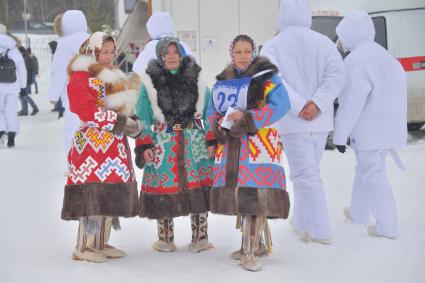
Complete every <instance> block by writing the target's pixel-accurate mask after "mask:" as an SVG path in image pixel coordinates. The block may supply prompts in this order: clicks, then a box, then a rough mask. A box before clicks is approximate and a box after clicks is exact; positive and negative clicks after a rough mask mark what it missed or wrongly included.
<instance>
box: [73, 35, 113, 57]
mask: <svg viewBox="0 0 425 283" xmlns="http://www.w3.org/2000/svg"><path fill="white" fill-rule="evenodd" d="M106 41H111V42H113V43H114V45H116V44H115V40H114V38H113V37H112V36H110V35H108V34H106V33H104V32H101V31H97V32H95V33H93V34H92V35H91V36H90V37H89V38H88V39H87V40H86V41H84V43H83V44H82V45H81V46H80V51H79V53H80V54H82V55H90V56H92V57H93V58H95V59H96V61H97V59H98V56H99V52H100V49H102V46H103V44H104V43H105V42H106Z"/></svg>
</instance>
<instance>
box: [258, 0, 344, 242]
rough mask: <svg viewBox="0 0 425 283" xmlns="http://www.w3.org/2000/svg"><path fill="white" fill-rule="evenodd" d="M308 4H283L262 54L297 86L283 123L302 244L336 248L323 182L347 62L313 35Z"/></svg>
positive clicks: (299, 0) (300, 0)
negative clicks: (324, 160) (322, 168)
mask: <svg viewBox="0 0 425 283" xmlns="http://www.w3.org/2000/svg"><path fill="white" fill-rule="evenodd" d="M311 22H312V14H311V10H310V7H309V5H308V2H307V1H306V0H282V1H281V6H280V11H279V16H278V28H279V31H280V32H279V33H278V34H277V35H276V36H274V37H273V38H271V39H270V40H268V41H267V42H266V43H265V44H264V46H263V48H262V50H261V55H263V56H265V57H267V58H269V59H270V61H271V62H272V63H274V64H276V66H277V67H278V68H279V72H280V75H281V77H282V78H283V79H284V82H287V83H288V84H289V86H291V87H292V89H293V91H288V95H289V98H290V101H291V110H290V111H289V113H288V115H286V116H285V117H283V119H281V120H280V121H279V122H278V126H277V128H278V129H279V132H280V133H281V135H282V137H283V140H282V141H283V146H284V148H285V153H286V155H287V157H288V162H289V168H290V179H291V181H292V183H293V185H294V210H293V215H292V218H291V221H290V223H291V225H292V227H293V228H294V230H295V232H296V234H297V236H298V237H299V239H300V240H302V241H305V242H309V241H314V242H319V243H321V244H330V243H331V238H332V231H331V224H330V219H329V213H328V207H327V202H326V197H325V189H324V186H323V182H322V179H321V177H320V161H321V159H322V155H323V152H324V150H325V144H326V139H327V136H328V133H329V131H331V130H332V129H333V113H334V108H333V102H334V100H335V98H336V97H337V96H338V94H339V93H340V91H341V89H342V87H343V85H344V79H345V70H344V63H343V61H342V57H341V55H340V54H339V52H338V50H337V48H336V46H335V44H334V43H333V42H332V41H331V40H330V39H329V38H327V37H326V36H324V35H322V34H319V33H317V32H315V31H312V30H311V28H310V27H311Z"/></svg>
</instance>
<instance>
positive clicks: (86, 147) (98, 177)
mask: <svg viewBox="0 0 425 283" xmlns="http://www.w3.org/2000/svg"><path fill="white" fill-rule="evenodd" d="M68 72H69V75H70V78H69V83H68V96H69V105H70V110H71V111H72V112H74V113H75V114H77V115H78V116H79V118H80V120H81V121H82V126H81V127H80V128H79V129H78V130H77V132H76V133H75V136H74V139H73V143H72V145H71V149H70V151H69V154H68V163H69V165H68V166H69V168H68V171H69V172H68V179H67V184H66V186H65V196H64V201H63V209H62V218H63V219H65V220H70V219H78V218H79V217H84V216H90V215H107V216H123V217H131V216H135V215H136V214H137V213H138V194H137V185H136V181H135V176H134V172H133V167H132V162H131V154H130V148H129V145H128V142H127V138H126V136H125V135H123V133H122V132H123V129H124V126H125V123H126V120H127V117H126V116H127V115H131V114H132V109H133V108H134V106H133V107H131V103H132V102H131V101H135V97H137V94H135V93H134V90H131V89H129V88H128V86H129V85H130V82H129V81H127V80H126V79H125V76H124V74H123V73H122V72H121V71H119V70H118V69H109V68H105V67H102V66H101V65H100V64H98V63H97V62H96V61H95V60H94V59H93V58H92V57H90V56H86V55H77V56H75V57H74V58H73V59H72V60H71V61H70V63H69V66H68ZM108 97H112V98H113V99H112V100H110V101H109V102H108V100H107V98H108ZM133 105H134V104H133ZM111 109H116V111H114V110H111Z"/></svg>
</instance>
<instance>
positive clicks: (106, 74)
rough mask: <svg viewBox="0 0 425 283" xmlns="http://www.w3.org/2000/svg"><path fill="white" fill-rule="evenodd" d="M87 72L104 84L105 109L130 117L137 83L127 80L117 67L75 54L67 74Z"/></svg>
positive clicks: (136, 91) (135, 98) (134, 101)
mask: <svg viewBox="0 0 425 283" xmlns="http://www.w3.org/2000/svg"><path fill="white" fill-rule="evenodd" d="M79 71H80V72H88V73H89V76H90V77H95V78H97V79H99V80H101V81H102V82H103V83H104V84H105V94H106V96H105V99H104V101H105V105H106V107H107V109H109V110H114V111H115V112H117V113H120V114H123V115H125V116H127V117H130V116H132V115H133V114H134V107H135V104H136V102H137V97H138V94H139V92H138V87H139V85H140V83H139V84H138V83H137V81H134V80H128V79H127V77H126V75H125V74H124V73H123V72H122V71H121V70H120V69H118V68H117V67H112V68H108V67H105V66H102V65H101V64H99V63H98V62H96V60H95V59H94V58H93V57H91V56H87V55H81V54H77V55H76V56H74V58H73V59H72V60H71V61H70V62H69V64H68V74H69V75H70V74H71V73H72V72H79Z"/></svg>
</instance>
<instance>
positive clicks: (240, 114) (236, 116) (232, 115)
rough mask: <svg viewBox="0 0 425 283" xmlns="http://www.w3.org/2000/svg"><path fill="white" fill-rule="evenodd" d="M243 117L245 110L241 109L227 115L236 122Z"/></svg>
mask: <svg viewBox="0 0 425 283" xmlns="http://www.w3.org/2000/svg"><path fill="white" fill-rule="evenodd" d="M242 118H243V112H241V111H235V112H232V113H230V114H229V116H227V119H228V120H231V121H235V122H236V121H239V120H240V119H242Z"/></svg>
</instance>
